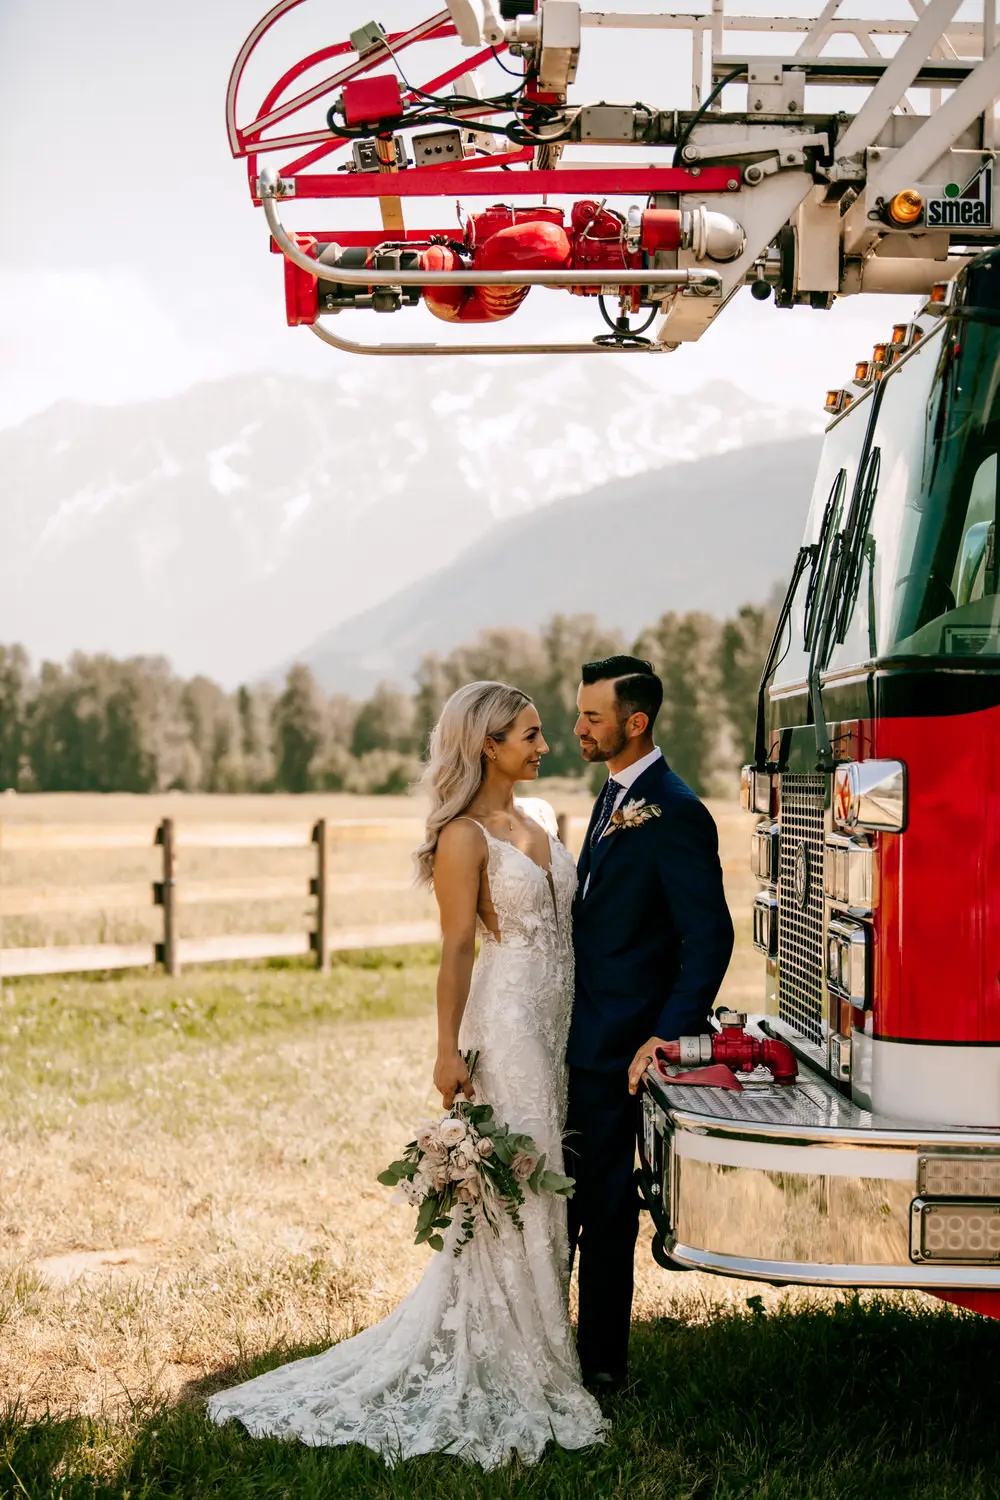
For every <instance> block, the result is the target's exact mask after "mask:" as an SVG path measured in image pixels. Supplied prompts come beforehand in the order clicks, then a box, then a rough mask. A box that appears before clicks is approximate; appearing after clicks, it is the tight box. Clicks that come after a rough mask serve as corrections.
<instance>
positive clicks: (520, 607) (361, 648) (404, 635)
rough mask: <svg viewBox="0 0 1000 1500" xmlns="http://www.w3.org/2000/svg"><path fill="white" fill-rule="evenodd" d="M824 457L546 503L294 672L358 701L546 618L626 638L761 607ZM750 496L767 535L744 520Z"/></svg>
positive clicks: (316, 644) (682, 471) (322, 645)
mask: <svg viewBox="0 0 1000 1500" xmlns="http://www.w3.org/2000/svg"><path fill="white" fill-rule="evenodd" d="M819 446H820V439H819V438H818V437H805V438H796V439H791V440H789V441H786V442H781V443H773V444H761V445H758V446H755V447H752V448H748V449H740V450H739V451H737V452H731V453H727V454H722V455H719V456H716V457H713V458H710V459H705V460H703V461H702V462H701V463H697V464H695V463H692V464H687V465H675V466H671V467H670V468H664V469H661V470H654V471H650V472H648V473H646V474H644V475H640V476H636V477H634V478H633V479H631V480H627V481H622V480H613V481H610V482H609V483H607V484H605V485H602V486H600V487H598V488H596V489H594V490H591V491H588V492H587V493H586V494H584V495H581V496H571V497H568V498H566V499H563V500H560V501H555V502H553V503H552V504H550V505H548V506H546V507H545V508H544V509H542V510H538V511H535V512H532V513H531V514H530V515H527V516H522V517H518V518H515V519H514V520H511V521H509V522H507V523H506V524H505V525H504V526H503V527H501V528H498V529H496V530H494V531H492V532H491V533H489V534H488V535H487V536H485V537H482V538H480V539H479V540H477V541H476V542H474V543H473V544H471V545H470V547H469V548H467V549H466V551H465V552H464V553H463V554H462V555H461V556H460V557H459V558H457V559H456V560H455V561H453V562H452V563H450V564H448V565H447V566H445V567H444V568H442V569H440V570H438V571H437V572H436V573H434V574H432V575H431V576H430V577H428V578H425V579H421V580H418V581H417V582H415V583H413V584H411V585H409V586H408V587H406V588H405V589H402V590H400V591H399V592H398V593H397V594H396V595H394V596H393V597H392V598H391V599H388V600H385V601H383V602H381V603H380V604H378V605H375V606H373V607H372V608H371V609H369V610H366V611H363V612H362V613H360V614H359V615H357V616H355V617H353V618H352V619H349V620H346V621H344V622H342V623H340V624H339V625H337V626H335V627H334V628H333V629H332V630H330V631H328V632H326V633H325V634H324V635H322V636H321V637H319V638H318V639H316V640H314V641H313V642H312V643H311V644H309V645H307V646H305V647H303V648H302V649H301V650H300V651H299V652H297V653H296V660H301V661H305V662H306V663H307V664H308V665H309V666H311V667H312V669H313V671H314V672H315V673H316V676H317V678H318V679H319V681H320V683H321V684H322V686H323V687H324V688H325V689H327V690H328V691H344V692H351V693H354V694H365V693H367V692H370V691H371V689H372V688H373V687H374V686H375V685H376V684H377V683H378V682H379V681H381V680H386V681H393V682H396V683H397V684H399V685H401V686H403V685H406V682H407V679H408V678H409V677H411V676H412V674H413V672H414V671H415V669H416V667H417V666H418V665H419V660H420V658H421V656H423V655H424V654H425V653H428V652H438V653H444V652H447V651H449V650H451V649H452V648H453V647H455V646H458V645H460V644H463V643H465V642H467V641H469V640H470V639H472V637H473V636H474V635H475V634H476V633H477V632H478V631H480V630H483V629H488V628H490V627H493V626H508V627H509V626H517V627H520V628H523V629H526V630H533V629H537V628H538V627H539V626H540V625H542V624H543V623H544V621H545V620H546V619H548V618H550V617H551V616H552V615H554V614H558V613H565V614H594V615H596V617H597V619H598V622H599V624H601V625H603V626H609V627H617V628H618V629H621V630H622V631H624V633H625V634H626V635H635V634H637V633H638V632H639V631H640V630H641V629H642V627H643V626H644V625H648V624H652V623H653V621H654V620H655V619H657V618H658V617H659V616H660V615H661V614H662V613H664V612H665V611H666V610H668V609H674V610H676V611H677V612H679V613H684V612H686V611H688V610H694V609H700V610H704V611H705V612H707V613H709V614H714V615H717V616H718V617H720V618H721V617H724V616H725V615H727V614H730V613H732V612H733V611H734V610H735V609H736V608H738V607H739V605H741V604H743V603H747V602H761V601H763V600H764V599H765V598H766V597H767V596H768V595H769V594H770V592H771V591H772V590H773V588H774V586H775V585H776V584H780V583H781V582H782V581H783V580H784V578H785V577H786V576H787V573H788V570H789V569H790V567H791V565H792V562H793V560H794V556H795V549H796V548H797V546H798V544H799V539H800V537H801V534H802V529H803V526H804V522H805V516H806V510H807V507H808V502H809V496H810V493H811V490H812V481H813V476H814V473H815V468H816V461H817V458H818V455H819ZM741 485H742V486H744V487H745V488H746V489H747V490H748V491H749V497H748V498H744V497H742V496H741V495H740V494H739V493H738V491H739V489H740V486H741ZM757 497H759V503H760V504H761V505H764V504H765V503H766V510H765V512H764V515H765V518H766V521H767V523H768V524H767V525H762V524H761V516H760V515H759V514H757V512H756V510H754V509H752V507H753V506H754V501H755V499H756V498H757ZM609 512H613V514H614V535H612V536H611V537H610V539H609V535H608V528H607V525H606V520H607V515H608V513H609ZM751 522H752V523H753V524H751Z"/></svg>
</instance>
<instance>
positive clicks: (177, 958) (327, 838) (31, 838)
mask: <svg viewBox="0 0 1000 1500" xmlns="http://www.w3.org/2000/svg"><path fill="white" fill-rule="evenodd" d="M422 836H423V824H422V823H421V822H420V821H419V820H418V819H415V818H370V819H363V818H358V819H351V818H347V819H341V820H333V819H327V818H320V819H319V821H318V822H317V823H316V824H315V825H314V826H313V828H312V829H311V830H310V829H309V828H308V827H305V828H302V827H294V826H292V827H288V826H280V825H276V824H267V823H260V824H255V825H245V824H225V823H222V824H216V825H207V824H191V825H184V824H182V825H178V824H176V823H175V821H174V819H173V818H164V819H163V821H162V822H161V823H160V825H159V827H158V828H157V829H156V832H155V837H154V838H153V840H152V843H153V844H154V845H155V846H156V847H158V848H159V850H160V853H161V860H160V878H159V879H158V880H155V881H153V883H152V888H150V886H149V885H148V884H146V883H139V882H125V881H120V882H116V883H115V884H112V885H91V886H87V887H82V888H70V887H64V888H60V887H58V886H55V887H49V886H44V887H32V886H6V887H3V888H0V917H2V916H25V915H36V914H43V913H46V912H68V911H83V912H86V911H92V910H95V909H100V910H107V909H109V908H118V909H121V908H123V907H132V908H134V907H138V906H141V905H144V904H145V903H146V902H149V901H150V900H152V902H153V904H154V905H155V906H159V907H161V908H162V911H163V939H162V941H161V942H158V943H154V942H144V943H93V944H89V945H87V946H69V945H63V946H47V947H33V948H0V978H11V977H14V976H16V975H26V974H73V973H84V972H86V971H88V970H107V969H133V968H145V967H147V966H149V965H151V964H154V963H157V964H162V966H163V968H164V969H165V970H166V972H167V973H168V974H179V973H180V971H181V968H182V967H183V965H184V964H203V963H225V962H232V961H237V960H240V959H254V958H291V957H300V956H304V955H308V954H312V955H313V956H314V959H315V962H316V966H317V967H318V968H319V969H322V970H325V969H327V968H329V964H330V954H331V953H332V952H339V951H343V950H347V949H357V948H387V947H394V946H399V945H401V944H406V943H432V942H436V941H437V939H438V937H439V935H440V934H439V930H438V925H437V923H436V922H430V921H421V922H395V923H389V924H381V925H378V924H376V925H370V926H365V927H354V928H345V927H341V928H335V927H334V926H333V924H332V917H333V906H334V900H335V898H336V896H337V895H338V894H341V893H345V892H356V891H359V890H378V889H383V890H385V889H393V890H400V889H404V888H406V887H407V886H408V885H409V881H408V880H405V879H400V880H390V881H385V880H381V881H380V880H371V879H366V878H365V877H364V876H357V875H336V874H333V873H331V870H330V852H331V847H332V846H333V845H336V844H343V843H360V842H369V841H371V840H375V839H378V840H383V839H401V838H402V839H407V838H410V839H412V842H413V843H414V844H416V843H418V842H419V840H420V838H421V837H422ZM150 846H151V843H150V834H149V830H148V827H147V828H143V827H142V826H141V825H136V826H132V825H128V824H123V825H120V826H119V827H114V826H113V825H103V826H98V827H85V826H82V825H81V826H74V825H72V824H67V825H64V826H61V827H57V826H53V825H48V824H23V823H22V824H13V825H12V824H9V823H8V824H6V825H5V826H4V828H3V831H2V848H3V850H4V852H10V853H14V852H33V853H39V852H46V853H55V852H57V851H59V852H61V851H64V850H109V849H123V850H125V849H129V850H131V849H148V848H150ZM310 847H312V848H314V849H315V861H316V863H315V874H314V875H313V876H312V878H311V879H310V880H309V881H308V883H307V884H304V883H303V881H302V880H301V879H300V878H295V877H293V876H279V877H266V876H265V877H259V878H251V879H238V880H180V879H178V878H177V856H178V853H179V852H180V851H182V850H187V849H309V848H310ZM295 897H303V898H307V897H311V898H313V901H314V903H315V905H314V908H313V920H312V926H311V927H310V930H308V931H306V932H248V933H226V934H224V935H222V936H219V937H208V938H185V937H183V936H182V934H181V914H182V912H183V909H184V907H185V906H190V905H194V904H205V903H216V904H217V903H225V902H234V901H281V900H287V899H289V898H295Z"/></svg>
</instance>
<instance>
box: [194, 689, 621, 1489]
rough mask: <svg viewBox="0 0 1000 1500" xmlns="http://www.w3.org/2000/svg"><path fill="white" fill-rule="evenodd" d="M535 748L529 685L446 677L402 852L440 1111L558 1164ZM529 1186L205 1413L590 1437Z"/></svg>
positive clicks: (545, 841) (499, 1448)
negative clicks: (434, 951)
mask: <svg viewBox="0 0 1000 1500" xmlns="http://www.w3.org/2000/svg"><path fill="white" fill-rule="evenodd" d="M547 751H548V746H547V745H546V743H545V740H544V739H543V737H542V726H541V722H540V720H539V717H538V713H537V711H536V709H535V707H534V705H533V703H532V702H531V700H530V699H529V698H528V697H527V696H526V694H524V693H522V692H519V691H518V689H517V688H513V687H510V686H508V685H507V684H506V683H501V682H473V683H469V684H468V685H467V686H466V687H463V688H460V689H459V691H458V692H457V693H455V694H453V696H452V697H451V698H450V699H449V700H448V702H447V703H446V704H445V706H444V709H443V711H442V714H441V717H440V719H439V721H438V724H437V726H436V728H435V730H434V732H433V734H432V736H431V745H430V762H429V765H428V767H427V770H426V773H425V776H424V785H425V788H426V790H427V792H428V794H429V798H430V804H431V807H430V813H429V815H428V819H427V837H426V840H425V842H424V843H423V844H421V846H420V848H419V849H418V850H417V852H416V861H417V867H418V874H419V878H420V880H421V881H422V882H423V883H424V884H427V885H430V884H433V887H434V893H435V895H436V897H437V902H438V906H439V908H440V913H441V932H442V948H441V969H440V973H439V975H438V987H437V1014H438V1050H437V1061H436V1063H435V1065H434V1084H435V1087H436V1088H437V1089H439V1090H440V1093H441V1097H442V1100H443V1102H444V1105H445V1108H450V1106H451V1104H452V1102H453V1100H454V1098H455V1097H456V1095H457V1094H458V1093H459V1092H462V1093H464V1094H465V1095H466V1096H467V1097H468V1098H473V1097H478V1099H479V1100H480V1101H481V1102H486V1103H490V1104H492V1105H493V1107H494V1109H495V1112H496V1114H497V1116H498V1117H499V1118H500V1119H501V1120H503V1121H504V1122H505V1123H506V1124H508V1125H509V1126H510V1127H511V1129H512V1130H517V1131H523V1132H525V1133H526V1134H528V1135H530V1136H532V1137H533V1138H534V1140H535V1143H536V1144H537V1145H538V1147H539V1148H540V1150H542V1151H544V1152H546V1153H547V1165H548V1166H550V1167H551V1168H552V1169H553V1170H555V1171H562V1132H563V1126H564V1122H565V1116H566V1064H565V1060H564V1059H565V1051H566V1037H567V1032H568V1029H569V1019H570V1007H571V1003H572V997H573V943H572V932H571V929H570V922H571V908H572V903H573V896H574V893H575V890H576V868H575V865H574V863H573V859H572V857H571V855H570V854H569V853H568V851H567V850H566V849H565V848H564V847H563V845H562V844H561V843H560V842H559V840H558V839H557V838H556V837H555V836H554V827H553V824H554V819H553V815H552V810H551V808H549V807H548V805H547V804H546V803H544V802H541V801H539V800H538V799H536V798H531V799H525V800H523V801H518V800H515V797H514V787H515V784H516V783H517V782H519V781H527V780H531V779H533V778H535V777H536V776H537V775H538V767H539V763H540V761H541V758H542V756H543V755H545V754H546V753H547ZM477 938H478V940H479V944H480V956H479V961H478V963H476V959H475V949H476V940H477ZM469 1050H471V1051H474V1052H478V1053H479V1061H478V1064H477V1067H476V1073H475V1079H474V1080H473V1079H470V1077H469V1074H468V1070H467V1068H466V1066H465V1063H464V1062H463V1060H462V1053H463V1051H469ZM526 1196H527V1202H526V1203H525V1205H524V1208H523V1209H522V1211H521V1212H522V1219H523V1223H524V1232H523V1235H522V1234H520V1233H519V1232H518V1231H517V1229H515V1228H514V1226H513V1225H512V1224H510V1223H509V1222H508V1221H506V1220H505V1221H504V1224H503V1227H502V1228H501V1231H500V1234H499V1236H497V1237H494V1235H493V1233H492V1232H491V1231H490V1230H489V1229H488V1228H486V1226H484V1225H480V1226H479V1228H478V1229H477V1232H476V1235H475V1237H474V1239H473V1240H472V1243H471V1244H469V1245H467V1246H466V1248H465V1249H464V1250H463V1252H462V1254H461V1255H460V1256H455V1255H453V1254H452V1253H451V1241H452V1240H454V1238H455V1237H456V1236H457V1234H458V1233H459V1232H460V1226H459V1224H458V1223H457V1222H456V1223H455V1224H453V1225H452V1228H451V1229H450V1230H449V1231H448V1234H447V1235H446V1243H445V1249H444V1251H443V1252H442V1253H440V1254H435V1255H434V1257H433V1259H432V1260H431V1262H430V1264H429V1265H428V1267H427V1269H426V1271H425V1272H424V1275H423V1278H422V1280H421V1281H420V1283H419V1285H418V1286H417V1287H416V1288H415V1289H414V1290H413V1291H412V1292H411V1293H410V1294H409V1296H408V1297H406V1298H405V1299H404V1300H403V1302H401V1303H400V1305H399V1307H398V1308H397V1309H396V1311H395V1312H394V1313H392V1314H391V1315H390V1316H389V1317H388V1318H386V1319H385V1321H384V1322H382V1323H379V1324H376V1325H375V1326H374V1327H373V1328H368V1329H366V1330H365V1331H364V1332H363V1333H360V1334H358V1335H357V1336H356V1337H355V1338H352V1339H349V1340H347V1341H346V1342H344V1343H340V1344H335V1345H333V1347H332V1348H330V1349H328V1350H327V1351H326V1352H325V1353H324V1354H319V1355H316V1356H314V1357H313V1358H311V1359H302V1360H298V1361H297V1362H295V1363H292V1364H288V1365H283V1366H281V1367H280V1368H279V1369H276V1370H271V1371H269V1372H268V1373H267V1374H266V1375H261V1376H260V1377H259V1378H258V1379H256V1380H251V1381H248V1382H247V1383H246V1384H245V1385H240V1386H236V1387H235V1388H234V1389H232V1390H228V1391H222V1392H220V1393H219V1394H218V1395H215V1396H213V1397H212V1399H211V1401H210V1402H209V1415H210V1416H211V1417H212V1419H213V1420H214V1421H216V1422H224V1421H226V1420H227V1419H228V1418H230V1417H236V1418H238V1419H239V1420H240V1421H241V1422H242V1423H244V1425H245V1426H246V1427H247V1429H248V1430H249V1431H250V1432H251V1433H252V1434H254V1436H264V1435H275V1436H282V1437H297V1438H299V1439H300V1440H301V1441H302V1442H304V1443H309V1444H311V1445H314V1446H327V1447H333V1446H340V1445H342V1444H346V1443H363V1444H365V1445H366V1446H367V1447H369V1448H374V1449H375V1450H376V1451H377V1452H379V1453H381V1454H382V1456H383V1457H384V1458H385V1460H386V1462H387V1463H393V1462H395V1461H396V1460H398V1459H401V1458H410V1457H412V1456H414V1455H416V1454H420V1453H453V1454H457V1455H459V1456H460V1457H462V1458H465V1459H468V1460H470V1461H474V1462H477V1463H479V1464H481V1465H482V1466H483V1468H484V1469H490V1468H494V1467H496V1466H497V1465H499V1464H503V1463H505V1462H506V1461H507V1460H508V1459H509V1458H510V1457H511V1456H512V1455H513V1454H514V1453H515V1452H517V1453H518V1454H519V1455H520V1457H521V1459H522V1460H523V1461H524V1462H527V1463H534V1462H536V1461H537V1460H538V1459H539V1458H540V1457H541V1454H542V1451H543V1449H544V1447H545V1445H546V1443H547V1442H548V1441H549V1439H550V1438H554V1439H555V1441H556V1442H557V1443H559V1444H561V1445H562V1447H564V1448H583V1447H586V1446H587V1445H588V1444H591V1443H597V1442H601V1441H602V1440H603V1435H604V1432H605V1427H606V1424H605V1421H604V1419H603V1418H602V1416H601V1412H600V1408H599V1407H598V1404H597V1402H596V1400H595V1399H594V1398H593V1396H591V1395H590V1394H589V1393H588V1392H587V1391H586V1390H585V1389H584V1387H583V1385H582V1383H581V1378H580V1366H579V1363H578V1360H577V1355H576V1349H575V1346H574V1344H573V1338H572V1334H571V1331H570V1323H569V1309H568V1296H569V1250H568V1242H567V1229H566V1205H565V1201H564V1200H563V1199H562V1198H559V1197H556V1196H554V1195H553V1194H543V1195H540V1196H537V1197H536V1196H535V1195H534V1194H532V1193H529V1194H527V1195H526Z"/></svg>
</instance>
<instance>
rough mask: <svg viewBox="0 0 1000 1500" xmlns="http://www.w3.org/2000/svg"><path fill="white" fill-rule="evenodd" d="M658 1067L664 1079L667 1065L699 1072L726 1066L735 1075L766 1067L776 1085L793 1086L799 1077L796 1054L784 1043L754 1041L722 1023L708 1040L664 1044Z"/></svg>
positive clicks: (689, 1038)
mask: <svg viewBox="0 0 1000 1500" xmlns="http://www.w3.org/2000/svg"><path fill="white" fill-rule="evenodd" d="M656 1063H657V1066H658V1068H659V1071H660V1072H661V1074H662V1075H663V1077H664V1078H667V1079H668V1081H669V1074H667V1073H666V1072H665V1071H664V1066H663V1065H664V1064H669V1065H671V1066H674V1067H677V1066H680V1067H687V1068H698V1067H705V1066H707V1065H708V1064H709V1063H723V1064H724V1065H725V1066H726V1067H727V1068H731V1069H732V1071H733V1072H734V1073H750V1072H752V1071H753V1069H754V1068H757V1067H760V1066H761V1065H763V1066H764V1067H765V1068H768V1069H769V1070H770V1073H771V1077H772V1078H773V1079H774V1081H775V1083H794V1082H795V1079H796V1078H797V1077H798V1071H799V1068H798V1064H797V1062H796V1061H795V1053H794V1052H793V1051H792V1049H791V1047H789V1046H788V1045H787V1043H785V1042H779V1041H777V1040H776V1039H775V1038H773V1037H764V1038H760V1037H755V1036H751V1035H750V1034H749V1033H748V1032H746V1031H744V1030H743V1027H742V1025H741V1024H732V1023H729V1024H727V1023H726V1022H723V1026H722V1030H721V1031H715V1032H711V1033H710V1034H708V1035H705V1036H682V1037H681V1038H680V1039H679V1040H678V1041H676V1042H665V1043H664V1044H663V1045H662V1046H660V1047H657V1049H656Z"/></svg>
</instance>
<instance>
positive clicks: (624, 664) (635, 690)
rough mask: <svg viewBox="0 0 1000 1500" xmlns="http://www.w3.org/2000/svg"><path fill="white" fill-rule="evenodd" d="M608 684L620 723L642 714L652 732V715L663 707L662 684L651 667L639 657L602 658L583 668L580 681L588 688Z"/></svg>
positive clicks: (654, 715)
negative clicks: (616, 706)
mask: <svg viewBox="0 0 1000 1500" xmlns="http://www.w3.org/2000/svg"><path fill="white" fill-rule="evenodd" d="M609 679H610V680H612V681H613V682H614V684H615V697H616V699H617V700H618V708H619V711H620V713H621V716H622V718H623V719H627V718H628V717H629V715H630V714H645V715H646V718H647V719H648V720H649V727H650V729H652V727H653V725H654V724H655V723H656V715H657V714H658V713H659V712H660V708H661V705H662V703H663V683H662V682H661V681H660V679H659V678H658V677H657V675H656V673H655V672H654V671H653V667H652V664H651V663H650V662H648V661H643V659H642V658H641V657H640V656H606V657H604V659H603V660H602V661H588V662H584V664H583V681H584V683H585V684H586V685H587V686H588V687H589V686H590V684H591V683H593V682H606V681H608V680H609Z"/></svg>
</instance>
